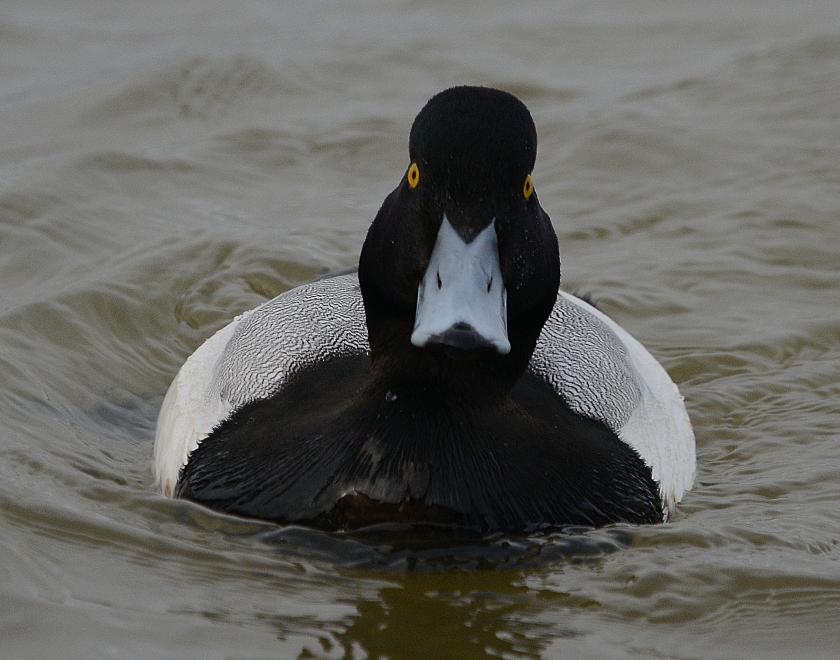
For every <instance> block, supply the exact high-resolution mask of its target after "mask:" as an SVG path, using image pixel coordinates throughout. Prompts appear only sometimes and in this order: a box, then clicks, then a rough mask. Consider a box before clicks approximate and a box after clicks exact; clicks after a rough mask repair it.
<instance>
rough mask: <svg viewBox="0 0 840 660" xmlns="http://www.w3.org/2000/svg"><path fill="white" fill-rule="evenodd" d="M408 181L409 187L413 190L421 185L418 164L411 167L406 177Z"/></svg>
mask: <svg viewBox="0 0 840 660" xmlns="http://www.w3.org/2000/svg"><path fill="white" fill-rule="evenodd" d="M406 178H407V179H408V186H409V188H411V189H412V190H414V189H415V188H416V187H417V184H419V183H420V168H419V167H417V163H412V164H411V167H409V168H408V175H407V176H406Z"/></svg>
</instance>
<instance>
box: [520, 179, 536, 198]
mask: <svg viewBox="0 0 840 660" xmlns="http://www.w3.org/2000/svg"><path fill="white" fill-rule="evenodd" d="M533 194H534V179H533V178H531V175H530V174H529V175H528V176H526V177H525V183H523V184H522V196H523V197H524V198H525V199H531V195H533Z"/></svg>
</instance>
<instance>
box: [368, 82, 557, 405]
mask: <svg viewBox="0 0 840 660" xmlns="http://www.w3.org/2000/svg"><path fill="white" fill-rule="evenodd" d="M536 152H537V137H536V129H535V128H534V122H533V120H532V119H531V115H530V113H529V112H528V109H527V108H526V107H525V105H524V104H523V103H522V102H521V101H520V100H519V99H517V98H516V97H514V96H512V95H510V94H508V93H506V92H502V91H499V90H495V89H488V88H483V87H454V88H452V89H448V90H446V91H443V92H441V93H439V94H437V95H436V96H434V97H432V99H431V100H430V101H429V102H428V103H427V104H426V106H425V107H424V108H423V109H422V110H421V111H420V114H418V115H417V118H416V119H415V120H414V125H413V126H412V128H411V136H410V139H409V155H410V158H411V162H410V165H409V167H408V169H407V170H406V172H405V175H404V176H403V177H402V180H401V181H400V183H399V185H398V186H397V187H396V189H395V190H394V191H393V192H392V193H391V194H390V195H389V196H388V197H387V198H386V199H385V202H384V203H383V205H382V208H381V209H380V210H379V213H378V214H377V216H376V219H375V220H374V222H373V224H372V225H371V228H370V231H369V232H368V236H367V239H366V240H365V244H364V247H363V248H362V254H361V257H360V260H359V280H360V284H361V287H362V295H363V298H364V302H365V312H366V316H367V325H368V334H369V338H370V345H371V357H372V360H373V366H374V371H375V373H377V374H378V375H379V376H380V378H382V379H384V380H386V381H388V382H389V384H392V383H393V382H394V381H412V382H415V383H418V382H419V383H425V384H428V385H429V386H430V387H433V388H435V389H436V390H438V391H446V392H447V393H448V394H450V395H451V394H452V393H453V392H459V393H460V394H461V395H467V394H469V395H470V396H473V395H476V394H479V393H483V392H487V393H488V394H490V393H491V392H492V393H494V394H498V393H499V392H506V391H508V390H509V389H510V387H512V385H513V383H514V382H515V381H516V379H517V378H518V377H519V376H520V375H521V374H522V373H523V371H524V370H525V368H526V367H527V364H528V360H529V359H530V356H531V353H532V352H533V349H534V345H535V343H536V340H537V337H538V336H539V333H540V330H541V329H542V326H543V324H544V323H545V320H546V318H547V317H548V314H549V313H550V311H551V308H552V306H553V304H554V301H555V298H556V296H557V288H558V286H559V281H560V259H559V255H558V251H557V238H556V235H555V233H554V230H553V228H552V226H551V222H550V220H549V218H548V215H547V214H546V213H545V212H544V211H543V209H542V207H541V206H540V204H539V200H538V197H537V193H536V191H535V190H534V187H533V179H532V178H531V171H532V169H533V166H534V161H535V158H536Z"/></svg>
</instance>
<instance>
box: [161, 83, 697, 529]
mask: <svg viewBox="0 0 840 660" xmlns="http://www.w3.org/2000/svg"><path fill="white" fill-rule="evenodd" d="M536 154H537V131H536V127H535V124H534V121H533V119H532V117H531V114H530V112H529V110H528V108H527V107H526V105H525V104H524V103H523V102H522V101H521V100H519V99H518V98H517V97H515V96H514V95H512V94H510V93H507V92H505V91H501V90H498V89H493V88H488V87H476V86H459V87H453V88H450V89H446V90H444V91H441V92H439V93H437V94H436V95H434V96H433V97H432V98H431V99H430V100H429V101H428V102H427V103H426V104H425V106H424V107H423V108H422V109H421V111H420V112H419V114H418V115H417V116H416V118H415V119H414V122H413V124H412V126H411V129H410V133H409V144H408V156H409V158H408V165H407V167H406V169H405V171H404V172H403V173H402V175H401V177H400V179H399V182H398V184H397V186H396V188H394V190H393V191H392V192H391V193H390V194H389V195H388V196H387V197H386V198H385V200H384V202H383V203H382V206H381V208H380V210H379V212H378V213H377V214H376V216H375V218H374V220H373V222H372V224H371V225H370V228H369V230H368V232H367V236H366V238H365V240H364V243H363V245H362V248H361V253H360V256H359V261H358V268H357V269H353V270H351V271H345V272H342V273H337V274H334V275H330V276H325V277H322V278H319V279H317V280H315V281H312V282H309V283H305V284H302V285H300V286H298V287H296V288H293V289H291V290H289V291H287V292H285V293H282V294H281V295H279V296H277V297H276V298H274V299H272V300H268V301H267V302H265V303H263V304H262V305H260V306H259V307H257V308H255V309H253V310H251V311H248V312H246V313H244V314H242V315H240V316H238V317H237V318H235V319H234V320H233V321H232V322H230V323H229V324H228V325H226V326H225V327H223V328H222V329H220V330H219V331H218V332H216V333H215V334H214V335H212V336H211V337H210V338H209V339H207V340H206V341H205V342H204V343H203V344H202V345H201V346H200V347H199V348H198V349H197V350H196V351H195V352H194V353H193V354H192V355H191V356H190V357H189V358H188V359H187V360H186V362H185V363H184V365H183V366H182V367H181V368H180V370H179V371H178V373H177V375H176V376H175V378H174V380H173V381H172V384H171V385H170V387H169V389H168V391H167V393H166V395H165V397H164V400H163V403H162V405H161V409H160V413H159V418H158V422H157V428H156V435H155V444H154V457H153V470H154V476H155V479H156V483H157V484H158V487H159V489H160V491H161V493H162V494H163V495H165V496H167V497H176V498H184V499H187V500H191V501H193V502H195V503H198V504H200V505H203V506H206V507H209V508H211V509H214V510H216V511H220V512H224V513H227V514H233V515H237V516H243V517H246V518H255V519H261V520H265V521H270V522H274V523H278V524H294V525H304V526H309V527H314V528H319V529H324V530H332V531H343V530H355V529H358V528H362V527H368V526H371V525H378V524H395V523H396V524H403V523H406V524H410V525H413V524H430V525H444V526H454V527H458V528H470V529H477V530H480V531H482V532H489V533H497V532H502V533H504V532H528V531H533V530H538V529H546V528H551V529H554V528H560V529H563V528H568V527H579V526H583V527H591V528H595V527H601V526H604V525H611V524H622V523H625V524H630V525H640V524H650V523H662V522H666V521H668V520H669V519H670V518H671V516H672V515H673V514H674V512H675V510H676V506H677V504H678V503H679V502H680V500H681V499H682V497H683V495H684V494H685V492H686V491H688V490H689V489H690V487H691V485H692V483H693V480H694V474H695V440H694V433H693V430H692V426H691V422H690V420H689V417H688V413H687V411H686V407H685V403H684V399H683V397H682V396H681V395H680V392H679V390H678V388H677V386H676V385H675V384H674V382H673V381H672V380H671V378H670V377H669V376H668V374H667V372H666V371H665V369H664V368H663V367H662V366H661V365H660V364H659V362H657V361H656V359H655V358H654V357H653V356H652V355H651V354H650V353H649V352H648V351H647V350H646V349H645V348H644V347H643V346H642V345H641V344H640V343H639V342H638V341H637V340H636V339H634V338H633V337H632V336H631V335H630V334H629V333H628V332H627V331H626V330H624V329H623V328H621V327H620V326H619V325H618V324H617V323H616V322H615V321H613V320H612V319H611V318H610V317H608V316H607V315H606V314H604V313H603V312H601V311H600V310H599V309H597V308H596V307H595V306H594V305H593V304H590V303H589V302H587V301H586V300H584V299H583V298H581V297H577V296H574V295H572V294H570V293H567V292H565V291H563V290H562V289H561V288H560V253H559V249H558V239H557V234H556V232H555V229H554V227H553V225H552V222H551V220H550V218H549V216H548V214H547V213H546V211H545V210H544V209H543V208H542V206H541V205H540V201H539V196H538V194H537V191H536V188H535V183H534V176H533V169H534V165H535V162H536Z"/></svg>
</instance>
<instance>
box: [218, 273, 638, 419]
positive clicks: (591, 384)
mask: <svg viewBox="0 0 840 660" xmlns="http://www.w3.org/2000/svg"><path fill="white" fill-rule="evenodd" d="M368 351H369V346H368V338H367V327H366V326H365V313H364V306H363V303H362V296H361V291H360V290H359V281H358V278H357V276H356V274H355V273H353V274H346V275H338V276H335V277H329V278H326V279H321V280H317V281H314V282H310V283H308V284H304V285H302V286H299V287H297V288H295V289H292V290H291V291H288V292H286V293H284V294H281V295H280V296H278V297H277V298H274V299H273V300H270V301H268V302H266V303H265V304H263V305H261V306H260V307H258V308H257V309H255V310H253V311H252V312H250V313H248V314H247V315H245V316H244V317H243V318H242V319H241V320H240V322H239V325H238V326H237V328H236V330H235V332H234V334H233V336H232V337H231V339H230V341H229V342H228V345H227V347H226V348H225V351H224V354H223V355H222V357H221V359H220V361H219V366H218V372H217V377H216V379H215V386H216V393H217V394H218V395H219V396H220V397H221V398H222V399H223V400H224V401H226V402H228V403H229V404H230V405H231V406H232V408H233V409H237V408H239V407H241V406H242V405H244V404H246V403H248V402H249V401H253V400H255V399H262V398H266V397H269V396H271V395H272V394H274V393H276V392H278V391H279V390H280V389H281V388H282V387H283V386H284V385H285V384H286V383H287V382H289V380H290V379H291V378H292V377H293V376H294V375H295V374H296V373H298V372H299V371H301V370H303V369H306V368H308V367H311V366H314V365H316V364H317V363H319V362H324V361H326V360H329V359H332V358H336V357H341V356H346V355H351V354H360V353H367V352H368ZM529 370H530V371H531V373H533V374H534V375H536V376H538V377H539V378H541V379H543V380H544V381H546V382H547V383H548V384H549V385H550V386H551V387H552V388H553V389H554V391H555V392H557V394H559V395H560V396H561V397H563V398H564V399H565V400H566V402H567V403H568V404H569V406H570V407H571V408H572V410H574V411H575V412H578V413H580V414H583V415H585V416H587V417H591V418H593V419H597V420H600V421H602V422H604V423H605V424H606V425H607V426H609V427H610V428H611V429H612V430H614V431H617V430H618V429H620V428H621V427H622V426H623V425H624V423H625V422H626V421H627V419H628V418H629V416H630V414H631V413H632V412H633V410H634V408H635V407H636V406H637V405H638V402H639V400H640V391H639V385H638V384H637V382H636V380H635V371H634V370H633V367H632V366H631V365H630V362H629V360H628V358H627V351H626V350H625V348H624V346H623V345H622V343H621V342H620V341H619V339H618V338H617V337H616V336H615V335H614V334H613V333H612V331H610V330H609V328H607V327H606V326H605V325H604V324H603V322H601V321H600V320H599V319H598V318H596V317H594V316H591V315H589V314H586V313H585V312H584V311H583V310H582V309H581V308H580V307H578V306H577V305H575V304H573V303H570V302H568V301H567V300H565V299H564V298H563V297H562V296H558V298H557V302H556V303H555V305H554V309H553V310H552V312H551V315H550V316H549V319H548V322H547V323H546V325H545V327H544V328H543V331H542V334H541V335H540V338H539V340H538V342H537V346H536V349H535V350H534V354H533V356H532V357H531V363H530V365H529ZM325 387H329V384H325Z"/></svg>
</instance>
